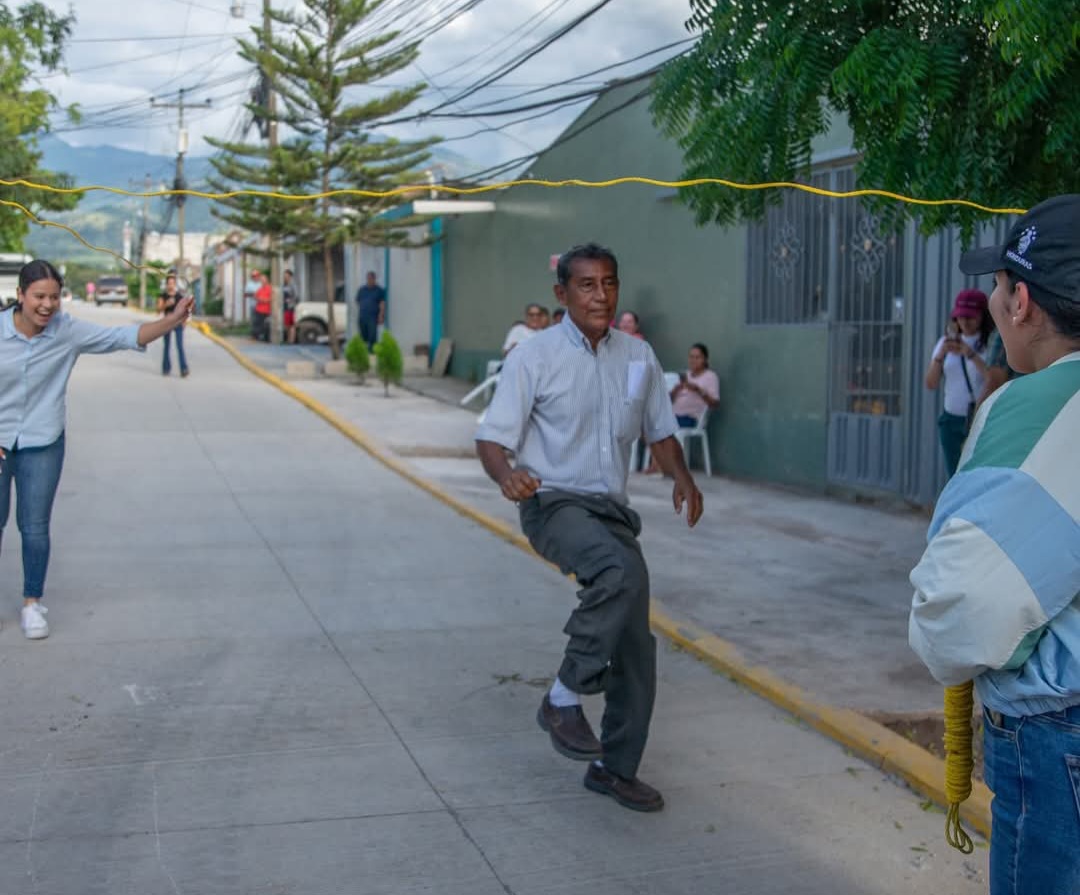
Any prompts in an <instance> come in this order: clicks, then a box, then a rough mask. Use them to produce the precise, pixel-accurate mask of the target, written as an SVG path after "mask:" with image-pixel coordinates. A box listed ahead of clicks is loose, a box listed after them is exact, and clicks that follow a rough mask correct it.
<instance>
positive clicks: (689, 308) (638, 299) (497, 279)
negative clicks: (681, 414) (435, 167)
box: [444, 85, 842, 488]
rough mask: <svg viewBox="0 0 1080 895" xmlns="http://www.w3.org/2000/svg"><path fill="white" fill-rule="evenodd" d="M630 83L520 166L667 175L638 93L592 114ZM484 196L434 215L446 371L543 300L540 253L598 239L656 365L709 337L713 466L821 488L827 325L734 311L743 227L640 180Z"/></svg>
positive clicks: (673, 161) (535, 171)
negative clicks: (488, 203)
mask: <svg viewBox="0 0 1080 895" xmlns="http://www.w3.org/2000/svg"><path fill="white" fill-rule="evenodd" d="M640 89H641V85H632V86H629V87H626V88H623V89H621V90H619V91H613V92H612V93H610V94H608V95H607V96H606V97H604V98H603V99H601V100H600V101H599V102H597V103H596V104H595V105H594V106H592V107H591V108H590V109H589V110H588V111H587V112H586V113H585V115H584V116H583V117H582V118H581V119H579V121H578V122H576V123H575V124H574V125H572V126H571V128H570V129H569V132H573V131H574V130H577V129H578V128H580V127H582V126H584V125H587V124H588V122H590V121H596V120H599V121H598V123H597V124H596V125H595V126H592V127H589V128H588V130H586V131H584V132H583V133H582V134H581V136H579V137H576V138H574V139H571V140H569V141H567V142H566V143H565V144H564V145H558V146H555V147H553V148H552V149H549V150H548V151H547V152H546V153H544V154H543V155H542V156H541V157H540V158H539V159H538V160H537V161H536V162H535V163H534V165H533V166H532V168H531V169H530V171H529V174H530V175H531V176H533V177H536V178H542V179H550V180H562V179H567V178H577V179H582V180H608V179H612V178H616V177H621V176H631V175H638V176H647V177H651V178H655V179H659V180H675V179H677V178H678V177H679V174H680V164H681V157H680V153H679V150H678V147H677V146H675V145H674V144H673V143H671V142H669V141H667V140H666V139H664V138H662V137H661V136H660V135H659V134H657V132H656V131H655V129H654V128H653V125H652V120H651V117H650V115H649V111H648V100H647V99H646V100H641V101H639V102H637V103H634V104H632V105H629V106H627V107H626V108H624V109H622V110H620V111H618V112H616V113H613V114H611V115H610V116H608V117H604V116H605V115H606V113H608V112H609V111H611V110H612V109H614V108H616V107H618V106H620V105H622V104H623V103H625V102H626V101H627V100H628V99H629V98H630V97H632V96H634V95H635V94H636V93H637V92H638V91H639V90H640ZM841 142H842V141H841ZM719 173H721V174H722V172H719ZM488 198H491V199H493V200H494V201H495V203H496V206H497V210H496V211H495V212H494V213H492V214H477V215H461V216H459V217H457V218H448V219H447V227H446V241H445V244H444V247H445V277H444V286H445V294H444V301H445V305H444V314H445V318H444V319H445V333H446V335H447V336H449V337H450V338H452V339H453V340H454V354H453V360H452V362H451V372H452V373H453V374H454V375H458V376H464V377H466V378H469V379H474V380H475V379H479V378H481V377H482V376H483V370H484V366H485V365H486V363H487V361H488V360H491V359H493V358H495V357H497V356H498V355H499V349H500V346H501V345H502V340H503V337H504V336H505V334H506V331H507V329H508V328H509V327H510V324H511V323H512V322H513V321H515V320H517V319H520V318H521V316H522V311H523V308H524V305H525V304H526V303H528V302H533V301H538V302H540V303H542V304H545V305H547V306H549V307H555V305H556V301H555V298H554V295H553V293H552V284H553V282H554V275H553V273H552V271H551V269H550V257H551V255H557V254H559V253H561V252H562V251H564V250H565V249H567V248H569V247H570V246H571V245H573V244H575V243H580V242H588V241H594V242H599V243H601V244H604V245H607V246H608V247H610V248H611V249H612V250H613V251H614V252H615V254H616V255H617V256H618V258H619V263H620V271H619V273H620V278H621V280H622V284H623V287H622V293H621V297H620V303H619V305H620V307H621V308H623V309H630V310H633V311H636V312H637V313H638V315H639V316H640V317H641V326H642V330H643V331H644V333H645V336H646V338H647V339H648V340H649V342H650V343H651V344H652V346H653V348H654V349H655V350H656V353H657V355H658V356H659V357H660V360H661V362H662V363H663V364H664V367H665V368H666V369H681V368H683V367H685V365H686V353H687V350H688V348H689V346H690V345H691V344H692V343H693V342H699V341H700V342H704V343H705V344H707V345H708V346H709V350H710V354H711V357H712V366H713V368H714V369H715V370H716V371H717V373H718V375H719V377H720V382H721V407H720V409H719V411H718V412H717V413H715V414H714V416H713V418H712V420H711V421H710V427H709V428H710V441H711V443H712V445H711V446H712V454H713V460H714V467H715V468H716V469H717V470H718V471H721V472H724V473H727V474H730V475H735V476H740V477H747V478H755V479H763V480H768V481H775V482H781V483H786V484H795V485H803V486H809V487H814V488H822V487H824V485H825V458H826V383H825V378H826V369H827V364H826V357H827V341H828V340H827V331H826V330H825V329H824V328H823V327H747V326H746V325H745V324H744V320H745V316H746V314H745V264H746V233H745V229H744V228H743V227H741V226H739V227H733V228H720V227H703V228H699V227H696V226H695V225H694V221H693V216H692V215H691V214H690V212H688V211H687V210H686V209H685V207H683V206H682V205H681V204H679V203H678V202H677V201H676V199H675V197H674V194H673V193H672V191H670V190H664V189H660V188H657V187H653V186H647V185H636V184H635V185H624V186H617V187H610V188H606V189H588V188H581V187H564V188H559V189H549V188H544V187H515V188H512V189H509V190H504V191H501V192H498V193H494V194H490V195H489V196H488Z"/></svg>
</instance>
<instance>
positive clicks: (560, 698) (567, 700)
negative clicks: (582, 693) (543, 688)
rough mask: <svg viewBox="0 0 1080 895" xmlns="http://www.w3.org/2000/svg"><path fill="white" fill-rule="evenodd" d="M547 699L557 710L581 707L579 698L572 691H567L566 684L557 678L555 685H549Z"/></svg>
mask: <svg viewBox="0 0 1080 895" xmlns="http://www.w3.org/2000/svg"><path fill="white" fill-rule="evenodd" d="M548 699H549V700H551V704H552V705H553V706H555V708H557V709H565V708H569V707H570V706H572V705H581V697H579V696H578V695H577V693H575V692H574V691H573V690H568V689H567V687H566V684H564V683H563V682H562V681H560V680H559V679H558V678H555V683H554V684H552V685H551V692H550V693H548Z"/></svg>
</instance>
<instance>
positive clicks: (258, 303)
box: [251, 270, 273, 342]
mask: <svg viewBox="0 0 1080 895" xmlns="http://www.w3.org/2000/svg"><path fill="white" fill-rule="evenodd" d="M251 277H252V279H256V278H257V280H258V283H259V286H258V288H257V289H256V290H255V307H254V310H253V311H252V314H251V335H252V336H253V337H254V339H255V341H256V342H269V341H270V312H271V311H272V310H273V306H272V304H271V296H272V295H273V290H272V288H271V286H270V278H269V277H267V276H266V274H264V273H263V272H262V271H261V270H253V271H252V272H251Z"/></svg>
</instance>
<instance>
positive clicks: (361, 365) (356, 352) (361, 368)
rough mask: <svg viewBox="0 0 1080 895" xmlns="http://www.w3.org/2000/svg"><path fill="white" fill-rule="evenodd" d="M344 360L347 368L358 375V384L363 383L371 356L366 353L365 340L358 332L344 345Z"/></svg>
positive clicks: (368, 369) (369, 368)
mask: <svg viewBox="0 0 1080 895" xmlns="http://www.w3.org/2000/svg"><path fill="white" fill-rule="evenodd" d="M345 362H346V363H347V364H348V365H349V369H350V370H352V371H353V372H354V373H355V374H356V375H357V376H359V377H360V384H361V385H363V384H364V383H365V382H366V381H367V374H368V373H369V372H370V371H371V356H370V355H369V354H368V348H367V342H365V341H364V337H363V336H361V335H360V334H359V333H357V334H356V335H355V336H353V337H352V338H351V339H349V341H348V344H346V345H345Z"/></svg>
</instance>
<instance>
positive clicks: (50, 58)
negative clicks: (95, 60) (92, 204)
mask: <svg viewBox="0 0 1080 895" xmlns="http://www.w3.org/2000/svg"><path fill="white" fill-rule="evenodd" d="M74 25H75V16H74V15H73V14H68V15H66V16H59V15H57V14H56V13H54V12H53V11H52V10H50V9H49V8H48V7H47V6H45V4H44V3H39V2H33V3H25V4H23V5H22V6H19V7H17V8H15V9H14V10H12V9H10V8H9V7H8V5H7V4H6V3H4V2H2V0H0V179H4V180H26V181H29V182H32V183H45V184H49V185H50V186H59V187H68V186H71V178H70V177H68V176H67V175H65V174H56V173H54V172H52V171H46V170H43V169H41V168H40V167H39V163H40V161H41V152H40V151H39V150H38V147H37V140H36V135H37V134H39V133H41V132H42V131H44V130H48V126H49V113H50V112H51V111H52V110H53V109H55V108H56V105H57V103H56V98H55V97H54V96H53V95H52V94H51V93H49V92H48V91H47V90H44V89H43V88H41V87H40V86H36V87H34V86H30V85H32V84H34V83H39V82H37V76H38V75H40V74H41V72H42V71H56V70H57V69H58V68H59V67H60V65H61V63H62V61H63V53H64V44H65V42H66V41H67V39H68V38H69V37H70V36H71V31H72V28H73V27H74ZM69 114H72V115H73V116H74V114H75V110H73V109H72V110H69ZM0 199H5V200H7V201H9V202H18V203H19V204H20V205H22V206H23V207H25V208H26V209H27V210H29V211H31V212H33V213H35V214H36V213H38V212H40V211H42V210H49V211H63V210H66V209H70V208H74V207H75V204H76V202H77V201H78V197H77V196H76V195H61V194H58V193H49V192H45V191H43V190H35V189H27V188H26V187H8V186H3V187H0ZM28 230H29V221H28V219H27V218H26V216H25V215H24V214H23V213H22V212H21V211H19V210H18V209H17V208H13V207H12V206H9V205H0V251H5V252H12V251H22V248H23V239H24V238H25V236H26V234H27V231H28Z"/></svg>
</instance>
